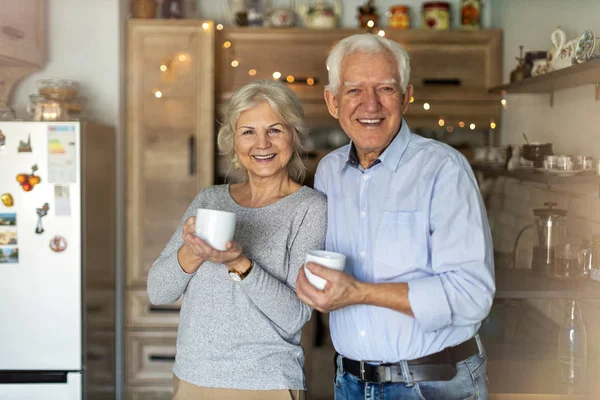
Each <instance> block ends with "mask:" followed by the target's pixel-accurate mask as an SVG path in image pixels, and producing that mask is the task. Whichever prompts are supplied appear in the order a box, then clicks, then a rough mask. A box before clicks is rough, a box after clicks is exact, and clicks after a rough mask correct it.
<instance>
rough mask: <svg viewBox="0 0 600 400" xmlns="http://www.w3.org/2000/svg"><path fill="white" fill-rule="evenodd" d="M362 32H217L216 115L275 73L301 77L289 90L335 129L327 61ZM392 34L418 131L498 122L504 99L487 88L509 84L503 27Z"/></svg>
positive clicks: (315, 121) (312, 119) (309, 114)
mask: <svg viewBox="0 0 600 400" xmlns="http://www.w3.org/2000/svg"><path fill="white" fill-rule="evenodd" d="M356 33H364V32H363V31H360V30H356V29H333V30H332V29H330V30H314V29H300V28H289V29H266V28H225V29H224V30H222V31H220V32H218V33H217V41H216V53H217V59H216V63H217V83H216V92H217V103H218V104H217V107H218V108H217V110H218V111H219V110H222V108H221V107H220V106H222V105H223V104H224V103H226V102H227V100H228V99H229V98H230V97H231V95H232V93H233V92H234V91H235V90H236V89H238V88H239V87H241V86H243V85H244V84H246V83H249V82H251V81H253V80H255V79H273V73H275V72H279V73H280V74H281V78H280V79H281V80H283V81H286V79H287V77H288V76H291V77H294V82H292V83H288V85H289V87H290V88H291V89H292V90H293V91H294V92H295V93H296V94H297V95H298V97H299V98H300V99H301V100H302V102H303V104H304V108H305V114H306V118H307V120H308V122H309V123H311V124H312V125H319V124H321V123H330V124H335V121H334V120H333V119H332V118H331V117H330V116H329V113H328V112H327V108H326V106H325V101H324V100H323V90H324V87H325V85H326V84H327V82H328V78H327V67H326V65H325V64H326V59H327V55H328V53H329V50H330V49H331V48H332V47H333V46H334V45H335V44H336V43H337V42H339V41H340V40H341V39H343V38H345V37H347V36H350V35H353V34H356ZM386 37H387V38H388V39H391V40H394V41H397V42H399V43H401V44H402V45H403V46H404V47H405V48H406V49H407V51H408V52H409V55H410V57H411V83H412V84H413V85H414V87H415V95H414V97H415V102H414V104H412V105H411V107H409V110H408V114H407V120H408V122H409V125H410V126H411V127H412V128H417V127H427V128H430V127H431V126H432V122H433V124H434V125H437V121H438V119H439V117H440V116H444V117H445V118H463V119H465V120H468V121H470V122H473V123H475V124H477V125H481V126H484V125H488V124H489V122H490V120H494V121H496V122H498V120H499V116H500V104H499V100H500V97H499V95H498V94H495V93H489V92H488V90H487V89H488V87H490V86H494V85H498V84H499V83H500V82H501V79H502V77H501V65H502V57H501V54H502V53H501V44H502V32H501V31H500V30H478V31H461V30H451V31H443V32H442V31H427V30H421V29H411V30H405V31H400V30H398V31H394V30H387V31H386ZM251 70H252V73H254V74H253V75H251V74H250V73H251ZM306 78H312V79H314V84H312V85H309V84H307V83H306V82H305V79H306ZM298 79H300V80H301V81H300V82H298ZM424 102H428V103H429V104H430V105H431V111H427V110H424V109H423V107H422V106H423V104H424Z"/></svg>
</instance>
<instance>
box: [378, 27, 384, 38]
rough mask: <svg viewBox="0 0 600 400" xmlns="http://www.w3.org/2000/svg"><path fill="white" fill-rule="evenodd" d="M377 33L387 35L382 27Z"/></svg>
mask: <svg viewBox="0 0 600 400" xmlns="http://www.w3.org/2000/svg"><path fill="white" fill-rule="evenodd" d="M377 34H378V35H379V36H381V37H384V36H385V31H384V30H383V29H380V30H379V32H377Z"/></svg>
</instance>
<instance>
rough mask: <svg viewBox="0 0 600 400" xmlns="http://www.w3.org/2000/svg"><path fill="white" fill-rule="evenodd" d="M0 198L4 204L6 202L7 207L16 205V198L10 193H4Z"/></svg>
mask: <svg viewBox="0 0 600 400" xmlns="http://www.w3.org/2000/svg"><path fill="white" fill-rule="evenodd" d="M0 200H2V204H4V205H5V206H6V207H12V206H14V205H15V200H14V199H13V197H12V194H10V193H4V194H2V196H0Z"/></svg>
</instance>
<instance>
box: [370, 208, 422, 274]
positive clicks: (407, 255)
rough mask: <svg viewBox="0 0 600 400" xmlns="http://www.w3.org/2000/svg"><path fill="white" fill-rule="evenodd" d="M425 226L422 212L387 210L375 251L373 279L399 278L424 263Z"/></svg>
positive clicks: (378, 234)
mask: <svg viewBox="0 0 600 400" xmlns="http://www.w3.org/2000/svg"><path fill="white" fill-rule="evenodd" d="M427 237H428V235H427V225H426V222H425V215H424V213H423V212H422V211H396V212H389V211H386V212H384V214H383V218H382V220H381V225H380V227H379V232H378V233H377V238H376V244H375V254H374V260H375V265H374V277H375V279H376V281H378V282H380V281H399V282H402V281H403V279H399V278H401V277H402V276H403V275H405V274H407V273H410V272H412V271H414V270H415V269H418V268H425V267H426V265H427V257H428V256H427Z"/></svg>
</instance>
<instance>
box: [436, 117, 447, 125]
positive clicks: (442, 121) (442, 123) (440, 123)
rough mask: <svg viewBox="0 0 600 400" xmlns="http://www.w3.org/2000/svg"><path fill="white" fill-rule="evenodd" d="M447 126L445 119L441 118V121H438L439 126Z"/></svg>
mask: <svg viewBox="0 0 600 400" xmlns="http://www.w3.org/2000/svg"><path fill="white" fill-rule="evenodd" d="M445 124H446V122H445V121H444V119H443V118H440V120H439V121H438V125H439V126H444V125H445Z"/></svg>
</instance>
